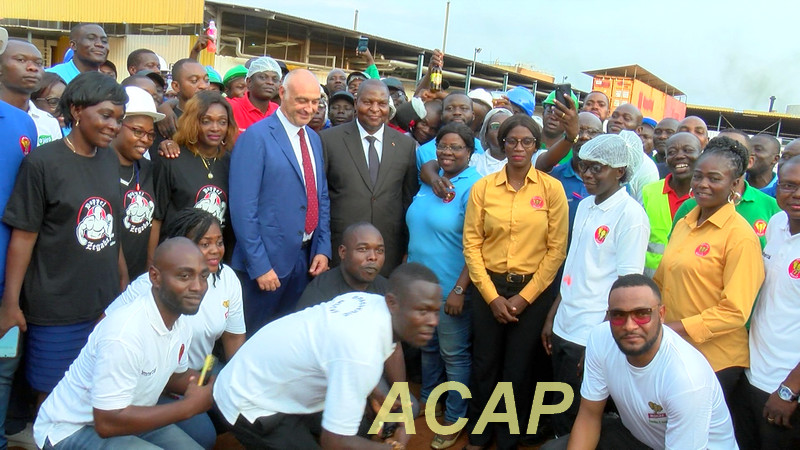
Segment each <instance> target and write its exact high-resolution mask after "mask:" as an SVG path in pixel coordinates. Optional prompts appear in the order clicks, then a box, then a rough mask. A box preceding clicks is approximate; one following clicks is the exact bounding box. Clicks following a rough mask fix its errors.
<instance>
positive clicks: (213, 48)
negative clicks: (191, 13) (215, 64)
mask: <svg viewBox="0 0 800 450" xmlns="http://www.w3.org/2000/svg"><path fill="white" fill-rule="evenodd" d="M206 35H207V36H208V38H209V41H208V46H207V47H206V51H207V52H209V53H216V52H217V24H216V23H215V22H214V21H213V20H211V21H209V22H208V29H207V30H206Z"/></svg>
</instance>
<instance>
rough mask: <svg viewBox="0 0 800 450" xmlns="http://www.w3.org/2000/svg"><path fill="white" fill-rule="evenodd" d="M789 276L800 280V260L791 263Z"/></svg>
mask: <svg viewBox="0 0 800 450" xmlns="http://www.w3.org/2000/svg"><path fill="white" fill-rule="evenodd" d="M789 276H790V277H792V278H794V279H795V280H798V279H800V258H797V259H795V260H794V261H792V262H791V263H789Z"/></svg>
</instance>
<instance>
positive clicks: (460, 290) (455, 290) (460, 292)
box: [453, 285, 464, 295]
mask: <svg viewBox="0 0 800 450" xmlns="http://www.w3.org/2000/svg"><path fill="white" fill-rule="evenodd" d="M453 293H454V294H456V295H464V288H463V287H461V286H459V285H456V287H454V288H453Z"/></svg>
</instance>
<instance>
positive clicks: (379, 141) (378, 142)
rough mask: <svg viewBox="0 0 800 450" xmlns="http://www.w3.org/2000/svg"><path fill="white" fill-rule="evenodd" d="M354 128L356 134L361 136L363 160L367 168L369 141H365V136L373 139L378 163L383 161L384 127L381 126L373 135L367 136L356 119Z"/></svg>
mask: <svg viewBox="0 0 800 450" xmlns="http://www.w3.org/2000/svg"><path fill="white" fill-rule="evenodd" d="M356 126H357V127H358V134H359V135H361V146H362V147H363V148H364V160H365V161H366V162H367V168H369V141H368V140H367V136H372V137H374V138H375V150H377V151H378V162H380V161H383V130H384V127H385V125H381V127H380V128H379V129H378V131H376V132H375V134H369V133H368V132H367V130H365V129H364V127H362V126H361V123H360V122H359V121H358V119H356Z"/></svg>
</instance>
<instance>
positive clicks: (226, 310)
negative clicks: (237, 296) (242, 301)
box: [222, 300, 231, 319]
mask: <svg viewBox="0 0 800 450" xmlns="http://www.w3.org/2000/svg"><path fill="white" fill-rule="evenodd" d="M230 305H231V302H230V301H228V300H225V301H224V302H222V307H223V308H225V318H226V319H227V318H228V312H229V311H228V308H229V307H230Z"/></svg>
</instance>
